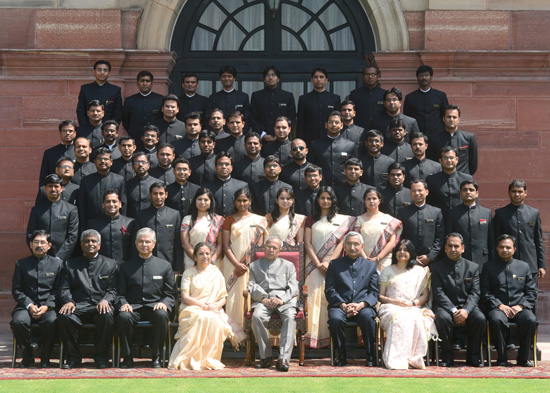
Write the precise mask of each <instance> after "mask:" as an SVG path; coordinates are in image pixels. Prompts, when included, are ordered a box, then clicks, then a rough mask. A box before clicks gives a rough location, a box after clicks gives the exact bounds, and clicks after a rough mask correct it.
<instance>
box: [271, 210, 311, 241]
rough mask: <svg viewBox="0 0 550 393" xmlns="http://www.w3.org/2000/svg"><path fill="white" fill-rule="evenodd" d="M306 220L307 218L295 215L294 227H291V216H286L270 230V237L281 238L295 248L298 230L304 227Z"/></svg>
mask: <svg viewBox="0 0 550 393" xmlns="http://www.w3.org/2000/svg"><path fill="white" fill-rule="evenodd" d="M305 220H306V216H304V215H302V214H295V215H294V219H293V220H292V225H290V216H284V217H282V218H280V219H279V221H277V222H274V223H273V224H272V225H271V226H270V227H269V228H268V230H267V233H268V236H279V237H280V238H281V239H282V240H283V241H284V242H285V243H288V244H290V245H292V246H294V245H295V244H296V235H297V234H298V230H299V229H300V228H301V227H302V224H303V222H304V221H305Z"/></svg>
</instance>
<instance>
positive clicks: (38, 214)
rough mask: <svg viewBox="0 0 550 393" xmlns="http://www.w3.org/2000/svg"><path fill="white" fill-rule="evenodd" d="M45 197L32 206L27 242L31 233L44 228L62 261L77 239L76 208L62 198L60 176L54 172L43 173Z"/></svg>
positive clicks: (55, 253) (69, 254) (71, 250)
mask: <svg viewBox="0 0 550 393" xmlns="http://www.w3.org/2000/svg"><path fill="white" fill-rule="evenodd" d="M44 191H46V196H47V198H48V199H47V200H43V201H41V203H39V204H38V205H36V206H34V207H33V208H32V209H31V214H30V217H29V222H28V224H27V244H28V245H30V242H31V239H32V236H33V233H34V232H35V231H36V230H39V229H43V230H45V231H47V232H48V233H49V234H51V235H49V238H50V241H49V242H48V243H51V253H52V255H55V256H56V257H58V258H59V259H61V260H62V261H66V260H67V259H69V258H70V257H71V254H72V253H73V250H74V248H75V246H76V242H77V241H78V210H77V208H76V206H74V205H71V204H70V203H68V202H65V201H63V200H61V193H62V192H63V180H61V178H60V177H59V176H57V175H55V174H52V175H48V176H46V180H45V182H44Z"/></svg>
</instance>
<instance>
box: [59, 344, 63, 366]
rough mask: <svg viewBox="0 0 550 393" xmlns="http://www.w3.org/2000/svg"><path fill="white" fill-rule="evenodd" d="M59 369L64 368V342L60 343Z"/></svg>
mask: <svg viewBox="0 0 550 393" xmlns="http://www.w3.org/2000/svg"><path fill="white" fill-rule="evenodd" d="M59 368H63V340H60V341H59Z"/></svg>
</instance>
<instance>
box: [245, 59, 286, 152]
mask: <svg viewBox="0 0 550 393" xmlns="http://www.w3.org/2000/svg"><path fill="white" fill-rule="evenodd" d="M263 78H264V84H265V88H263V89H262V90H258V91H255V92H254V93H252V98H251V99H250V126H251V127H252V130H253V131H255V132H257V133H258V134H259V135H260V136H261V137H262V142H263V144H264V145H265V144H269V143H272V142H275V134H274V133H273V130H274V127H275V120H276V119H277V118H279V117H281V116H284V117H286V118H287V119H289V122H290V123H294V120H295V119H296V104H295V103H294V95H293V94H292V93H290V92H288V91H284V90H282V89H281V87H280V85H279V82H280V78H281V72H280V71H279V69H278V68H277V67H275V66H268V67H266V68H265V69H264V72H263Z"/></svg>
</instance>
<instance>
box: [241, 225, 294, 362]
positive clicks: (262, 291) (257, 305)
mask: <svg viewBox="0 0 550 393" xmlns="http://www.w3.org/2000/svg"><path fill="white" fill-rule="evenodd" d="M281 245H282V241H281V239H280V238H278V237H277V236H270V237H268V238H267V239H266V241H265V244H264V251H265V257H264V258H261V259H258V260H257V261H254V262H253V263H252V264H251V265H250V281H249V282H248V290H249V291H250V296H251V297H252V302H253V303H252V309H253V310H254V314H253V316H252V330H253V331H254V335H255V336H256V339H257V340H258V348H259V350H260V359H261V360H260V363H258V364H256V368H268V367H270V366H271V365H272V364H273V356H272V355H271V344H270V342H269V334H268V331H267V328H266V327H265V323H267V322H268V321H269V319H270V317H271V314H272V313H273V312H277V313H279V315H280V317H281V320H282V322H283V327H282V328H281V344H280V351H279V360H278V361H277V370H279V371H288V367H289V361H290V355H291V354H292V346H293V345H294V335H295V332H296V320H295V317H296V306H297V297H298V281H297V280H296V268H295V267H294V265H293V264H292V262H289V261H287V260H286V259H282V258H279V253H280V252H281Z"/></svg>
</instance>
